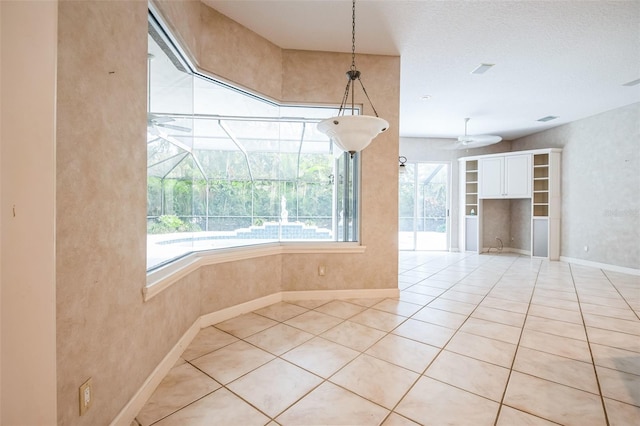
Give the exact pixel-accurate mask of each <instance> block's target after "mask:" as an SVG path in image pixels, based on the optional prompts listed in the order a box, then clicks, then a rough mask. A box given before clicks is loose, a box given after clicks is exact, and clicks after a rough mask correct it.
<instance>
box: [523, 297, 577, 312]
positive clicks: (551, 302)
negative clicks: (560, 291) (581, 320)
mask: <svg viewBox="0 0 640 426" xmlns="http://www.w3.org/2000/svg"><path fill="white" fill-rule="evenodd" d="M531 304H532V305H540V306H547V307H549V308H557V309H564V310H567V311H574V312H580V307H579V305H578V302H576V301H573V300H561V299H552V298H547V297H542V296H536V295H535V294H534V295H533V298H532V299H531Z"/></svg>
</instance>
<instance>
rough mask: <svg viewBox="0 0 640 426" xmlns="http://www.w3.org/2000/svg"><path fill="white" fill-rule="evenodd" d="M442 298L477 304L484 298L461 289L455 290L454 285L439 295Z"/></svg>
mask: <svg viewBox="0 0 640 426" xmlns="http://www.w3.org/2000/svg"><path fill="white" fill-rule="evenodd" d="M440 297H442V298H443V299H448V300H456V301H458V302H465V303H472V304H474V305H477V304H478V303H480V302H481V301H482V299H483V298H484V297H483V296H480V295H477V294H473V293H465V292H463V291H457V290H456V289H455V287H454V288H453V289H451V290H447V291H445V292H444V293H442V295H441V296H440Z"/></svg>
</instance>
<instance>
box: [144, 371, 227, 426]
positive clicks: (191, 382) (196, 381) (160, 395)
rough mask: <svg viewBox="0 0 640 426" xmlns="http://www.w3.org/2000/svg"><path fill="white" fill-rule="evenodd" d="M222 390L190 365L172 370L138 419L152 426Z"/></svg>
mask: <svg viewBox="0 0 640 426" xmlns="http://www.w3.org/2000/svg"><path fill="white" fill-rule="evenodd" d="M219 388H220V384H219V383H217V382H216V381H215V380H213V379H212V378H211V377H209V376H207V375H206V374H204V373H203V372H202V371H200V370H198V369H196V368H195V367H193V366H192V365H190V364H182V365H180V366H178V367H174V368H172V369H171V370H170V371H169V373H168V374H167V375H166V376H165V378H164V379H163V380H162V382H161V383H160V385H159V386H158V388H157V389H156V390H155V391H154V392H153V395H151V398H149V400H148V401H147V403H146V404H145V406H144V408H142V410H141V411H140V413H138V415H137V416H136V419H137V420H138V422H139V423H140V425H141V426H146V425H150V424H152V423H154V422H156V421H158V420H160V419H162V418H164V417H166V416H168V415H169V414H171V413H174V412H175V411H177V410H179V409H181V408H183V407H185V406H187V405H189V404H191V403H192V402H193V401H196V400H198V399H200V398H202V397H203V396H205V395H207V394H209V393H211V392H213V391H215V390H216V389H219Z"/></svg>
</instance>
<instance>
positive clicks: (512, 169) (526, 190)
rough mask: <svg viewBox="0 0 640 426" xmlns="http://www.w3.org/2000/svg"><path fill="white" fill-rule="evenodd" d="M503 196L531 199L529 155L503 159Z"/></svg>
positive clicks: (510, 156)
mask: <svg viewBox="0 0 640 426" xmlns="http://www.w3.org/2000/svg"><path fill="white" fill-rule="evenodd" d="M504 184H505V191H504V194H505V195H504V196H505V197H506V198H531V155H509V156H506V157H504Z"/></svg>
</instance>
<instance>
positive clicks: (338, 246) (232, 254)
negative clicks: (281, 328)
mask: <svg viewBox="0 0 640 426" xmlns="http://www.w3.org/2000/svg"><path fill="white" fill-rule="evenodd" d="M365 250H366V246H362V245H360V244H359V243H337V242H336V243H313V242H282V243H268V244H260V245H255V246H243V247H233V248H228V249H219V250H210V251H202V252H194V253H191V254H189V255H187V256H185V257H183V258H182V259H179V260H176V261H175V262H172V263H171V264H169V265H166V266H163V267H162V268H159V269H157V270H155V271H152V272H149V273H148V274H147V285H146V287H145V288H144V289H143V290H142V294H143V297H144V301H145V302H146V301H148V300H150V299H151V298H153V297H155V296H157V295H158V294H160V293H161V292H163V291H164V290H165V289H167V288H169V287H171V285H172V284H173V283H175V282H176V281H178V280H180V279H182V278H184V277H185V276H187V275H188V274H190V273H192V272H194V271H196V270H197V269H198V268H200V267H202V266H207V265H215V264H218V263H226V262H236V261H239V260H246V259H253V258H257V257H263V256H274V255H278V254H305V253H330V254H333V253H350V254H356V253H364V252H365Z"/></svg>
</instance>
